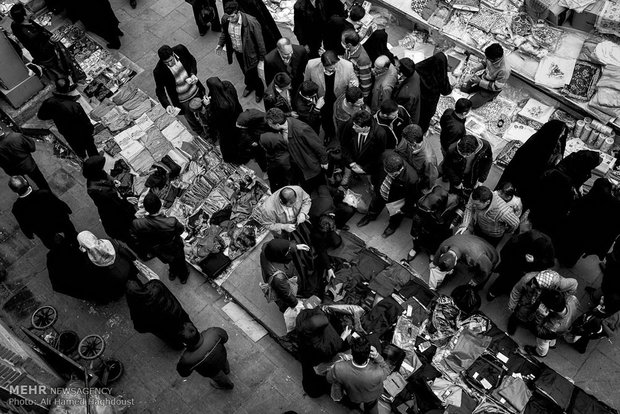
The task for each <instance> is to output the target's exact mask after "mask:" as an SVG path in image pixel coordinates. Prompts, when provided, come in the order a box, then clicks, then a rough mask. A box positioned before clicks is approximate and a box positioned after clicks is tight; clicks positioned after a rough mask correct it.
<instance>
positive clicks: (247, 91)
mask: <svg viewBox="0 0 620 414" xmlns="http://www.w3.org/2000/svg"><path fill="white" fill-rule="evenodd" d="M251 93H252V90H251V89H249V88H247V87H246V88H245V89H244V90H243V92H242V93H241V97H242V98H246V97H248V96H250V94H251Z"/></svg>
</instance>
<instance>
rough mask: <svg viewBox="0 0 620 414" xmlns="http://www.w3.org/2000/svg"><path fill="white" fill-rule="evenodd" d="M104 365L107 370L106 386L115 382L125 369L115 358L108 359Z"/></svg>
mask: <svg viewBox="0 0 620 414" xmlns="http://www.w3.org/2000/svg"><path fill="white" fill-rule="evenodd" d="M104 364H105V366H106V368H107V381H106V384H111V383H113V382H114V381H117V380H118V379H119V378H120V377H121V375H123V372H124V370H125V368H124V367H123V363H122V362H121V361H119V360H118V359H115V358H109V359H106V360H105V361H104Z"/></svg>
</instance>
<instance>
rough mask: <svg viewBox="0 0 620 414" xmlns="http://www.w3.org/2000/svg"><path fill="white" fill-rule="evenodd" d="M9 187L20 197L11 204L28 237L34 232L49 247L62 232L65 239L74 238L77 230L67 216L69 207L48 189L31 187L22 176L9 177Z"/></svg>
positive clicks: (72, 239) (20, 225) (69, 210)
mask: <svg viewBox="0 0 620 414" xmlns="http://www.w3.org/2000/svg"><path fill="white" fill-rule="evenodd" d="M9 187H10V188H11V190H13V192H15V193H16V194H17V195H18V196H19V198H18V199H17V200H16V201H15V203H14V204H13V210H12V212H13V215H14V216H15V219H16V220H17V223H18V224H19V227H20V228H21V230H22V232H23V233H24V234H25V235H26V237H28V238H29V239H34V236H35V235H37V237H39V238H40V239H41V242H43V244H44V245H45V247H47V248H48V249H51V248H52V247H53V246H54V236H55V235H56V234H57V233H63V234H64V236H65V239H67V241H69V242H71V243H73V242H75V241H76V239H77V231H76V230H75V227H74V226H73V223H71V220H70V219H69V214H71V209H70V208H69V206H68V205H67V203H65V202H64V201H62V200H60V199H59V198H58V197H56V196H55V195H54V194H52V193H51V192H50V191H49V190H33V189H32V187H31V186H30V183H28V180H26V179H25V178H24V177H22V176H21V175H17V176H13V177H11V179H10V180H9Z"/></svg>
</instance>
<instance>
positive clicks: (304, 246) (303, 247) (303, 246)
mask: <svg viewBox="0 0 620 414" xmlns="http://www.w3.org/2000/svg"><path fill="white" fill-rule="evenodd" d="M297 250H301V251H302V252H309V251H310V246H308V245H307V244H298V245H297Z"/></svg>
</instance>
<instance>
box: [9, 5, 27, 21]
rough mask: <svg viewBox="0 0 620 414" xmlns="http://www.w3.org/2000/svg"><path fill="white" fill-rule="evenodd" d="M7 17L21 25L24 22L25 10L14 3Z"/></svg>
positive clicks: (22, 6)
mask: <svg viewBox="0 0 620 414" xmlns="http://www.w3.org/2000/svg"><path fill="white" fill-rule="evenodd" d="M9 15H10V16H11V19H13V20H14V21H16V22H17V23H22V22H23V21H24V20H26V8H25V7H24V5H23V4H22V3H15V4H14V5H13V7H11V10H9Z"/></svg>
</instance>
